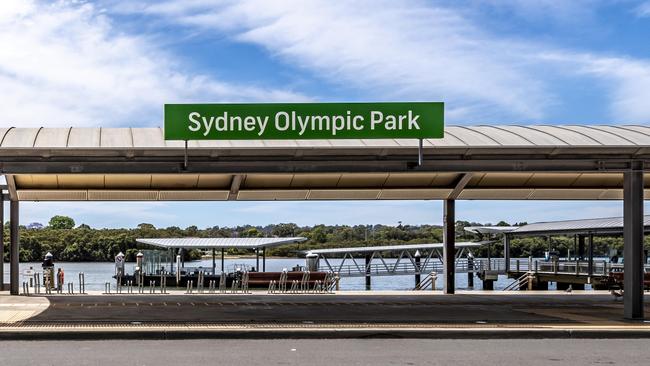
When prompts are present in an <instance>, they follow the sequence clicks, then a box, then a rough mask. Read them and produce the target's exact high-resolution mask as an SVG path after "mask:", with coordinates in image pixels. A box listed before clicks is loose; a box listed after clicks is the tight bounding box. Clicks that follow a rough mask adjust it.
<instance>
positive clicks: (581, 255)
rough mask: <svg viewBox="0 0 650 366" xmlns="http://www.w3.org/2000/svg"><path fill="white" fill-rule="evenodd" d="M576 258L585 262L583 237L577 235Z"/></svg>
mask: <svg viewBox="0 0 650 366" xmlns="http://www.w3.org/2000/svg"><path fill="white" fill-rule="evenodd" d="M578 258H580V260H581V261H583V260H585V236H584V235H578Z"/></svg>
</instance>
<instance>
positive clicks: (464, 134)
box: [445, 126, 501, 146]
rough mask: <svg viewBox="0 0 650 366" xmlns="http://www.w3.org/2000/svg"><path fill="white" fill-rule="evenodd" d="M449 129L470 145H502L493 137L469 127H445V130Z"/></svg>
mask: <svg viewBox="0 0 650 366" xmlns="http://www.w3.org/2000/svg"><path fill="white" fill-rule="evenodd" d="M447 131H448V132H450V133H452V134H453V135H454V136H456V137H457V138H458V139H460V140H461V141H463V142H464V143H465V144H466V145H469V146H501V145H500V144H499V143H498V142H497V141H495V140H494V139H492V138H491V137H489V136H486V135H484V134H482V133H480V132H477V131H474V130H472V129H470V128H467V127H461V126H449V127H446V128H445V132H447Z"/></svg>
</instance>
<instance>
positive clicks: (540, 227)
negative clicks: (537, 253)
mask: <svg viewBox="0 0 650 366" xmlns="http://www.w3.org/2000/svg"><path fill="white" fill-rule="evenodd" d="M643 230H644V232H645V233H650V215H646V216H644V217H643ZM588 234H596V235H601V234H602V235H605V234H609V235H622V234H623V217H606V218H598V219H582V220H564V221H548V222H536V223H532V224H527V225H523V226H521V227H519V228H516V229H515V230H512V231H510V232H509V233H508V235H510V236H534V235H588Z"/></svg>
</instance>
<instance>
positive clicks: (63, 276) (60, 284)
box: [56, 268, 65, 291]
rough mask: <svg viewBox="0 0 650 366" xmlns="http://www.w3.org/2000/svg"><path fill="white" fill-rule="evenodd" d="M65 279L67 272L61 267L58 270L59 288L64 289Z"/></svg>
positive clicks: (57, 280)
mask: <svg viewBox="0 0 650 366" xmlns="http://www.w3.org/2000/svg"><path fill="white" fill-rule="evenodd" d="M64 280H65V273H63V269H61V268H59V270H58V271H57V272H56V282H57V286H56V288H57V290H59V291H63V281H64Z"/></svg>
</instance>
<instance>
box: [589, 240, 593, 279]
mask: <svg viewBox="0 0 650 366" xmlns="http://www.w3.org/2000/svg"><path fill="white" fill-rule="evenodd" d="M593 274H594V234H589V277H591V276H592V275H593Z"/></svg>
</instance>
